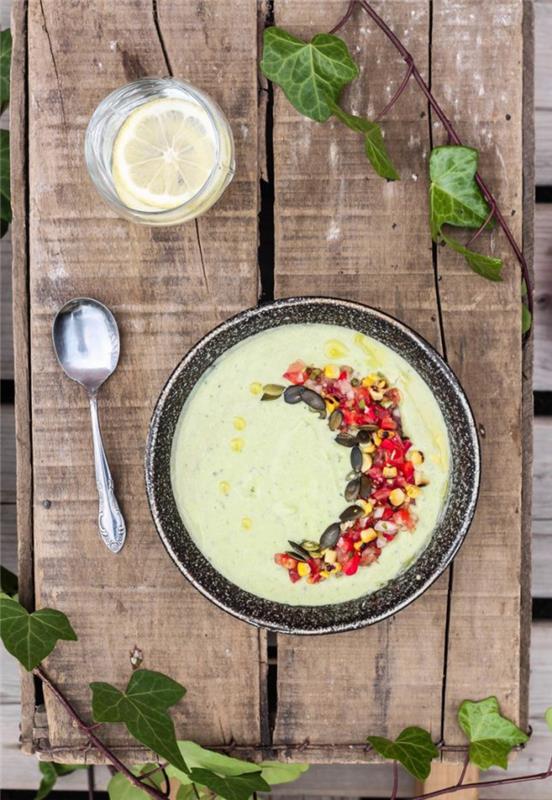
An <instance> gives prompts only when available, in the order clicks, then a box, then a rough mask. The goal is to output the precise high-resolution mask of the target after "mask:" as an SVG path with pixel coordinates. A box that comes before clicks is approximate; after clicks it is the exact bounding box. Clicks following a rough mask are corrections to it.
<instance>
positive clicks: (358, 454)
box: [351, 444, 362, 472]
mask: <svg viewBox="0 0 552 800" xmlns="http://www.w3.org/2000/svg"><path fill="white" fill-rule="evenodd" d="M351 466H352V468H353V469H354V470H355V472H360V469H361V467H362V450H361V449H360V447H359V446H358V445H356V444H355V446H354V447H353V449H352V450H351Z"/></svg>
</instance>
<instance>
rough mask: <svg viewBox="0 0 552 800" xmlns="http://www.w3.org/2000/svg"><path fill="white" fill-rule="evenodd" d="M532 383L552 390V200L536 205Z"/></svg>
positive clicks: (535, 386)
mask: <svg viewBox="0 0 552 800" xmlns="http://www.w3.org/2000/svg"><path fill="white" fill-rule="evenodd" d="M551 75H552V73H551ZM551 82H552V80H551ZM533 384H534V388H535V389H537V390H540V391H548V392H550V391H552V204H550V203H544V204H537V206H536V207H535V372H534V380H533Z"/></svg>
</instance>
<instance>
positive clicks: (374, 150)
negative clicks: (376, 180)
mask: <svg viewBox="0 0 552 800" xmlns="http://www.w3.org/2000/svg"><path fill="white" fill-rule="evenodd" d="M332 109H333V113H334V115H335V116H336V117H337V118H338V119H339V120H340V121H341V122H343V123H344V124H345V125H346V126H347V127H348V128H350V129H351V130H352V131H355V132H356V133H362V135H363V136H364V151H365V153H366V158H367V159H368V161H369V162H370V164H371V165H372V167H373V168H374V170H375V171H376V172H377V174H378V175H380V176H381V177H382V178H387V180H390V181H398V180H400V176H399V173H398V172H397V170H396V169H395V167H394V166H393V163H392V161H391V158H390V157H389V153H388V152H387V148H386V146H385V141H384V139H383V133H382V130H381V128H380V126H379V125H378V123H377V122H370V121H369V120H367V119H363V118H362V117H357V116H355V115H354V114H347V112H346V111H343V109H342V108H340V107H339V106H338V105H337V104H336V103H333V104H332Z"/></svg>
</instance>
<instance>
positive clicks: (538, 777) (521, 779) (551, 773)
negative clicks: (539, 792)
mask: <svg viewBox="0 0 552 800" xmlns="http://www.w3.org/2000/svg"><path fill="white" fill-rule="evenodd" d="M550 777H552V770H551V769H550V768H549V769H548V770H546V772H537V773H536V774H534V775H519V776H518V777H517V778H497V779H496V780H494V781H474V782H473V783H463V784H461V785H459V784H456V786H447V787H446V788H445V789H436V790H435V791H434V792H427V793H426V794H417V795H416V797H411V798H410V800H430V798H433V797H441V796H442V795H444V794H453V793H454V792H465V791H466V790H467V789H481V788H482V787H483V786H509V785H511V784H514V783H527V782H528V781H544V780H546V779H547V778H550Z"/></svg>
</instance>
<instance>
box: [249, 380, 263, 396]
mask: <svg viewBox="0 0 552 800" xmlns="http://www.w3.org/2000/svg"><path fill="white" fill-rule="evenodd" d="M262 390H263V385H262V383H258V382H257V381H255V382H254V383H251V384H250V385H249V391H250V392H251V394H260V393H261V392H262Z"/></svg>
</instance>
